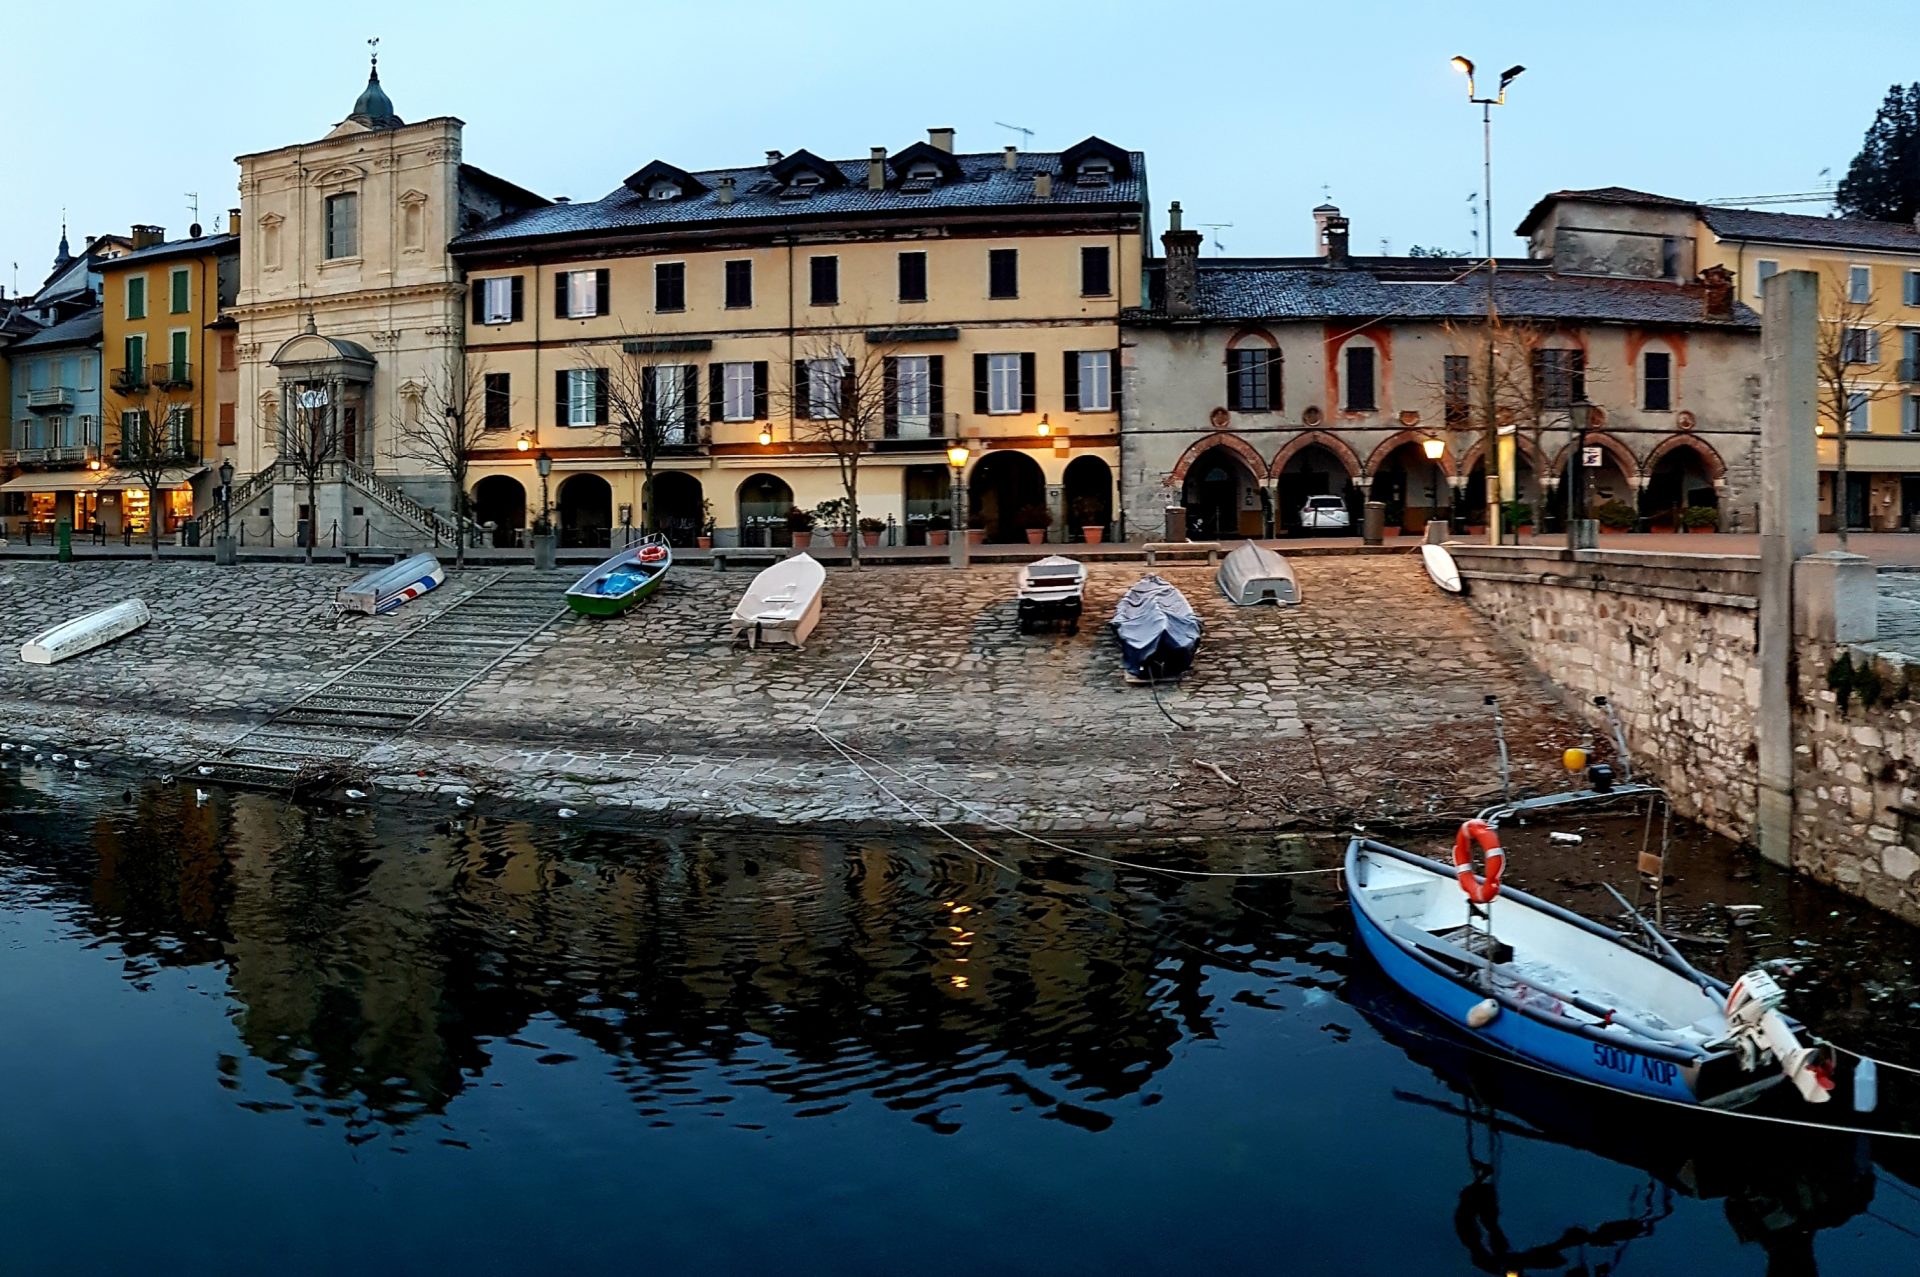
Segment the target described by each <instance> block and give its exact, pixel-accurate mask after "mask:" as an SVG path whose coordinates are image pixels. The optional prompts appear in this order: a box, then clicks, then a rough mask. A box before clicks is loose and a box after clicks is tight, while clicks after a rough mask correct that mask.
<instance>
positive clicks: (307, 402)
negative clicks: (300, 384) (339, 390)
mask: <svg viewBox="0 0 1920 1277" xmlns="http://www.w3.org/2000/svg"><path fill="white" fill-rule="evenodd" d="M300 406H301V407H302V408H324V407H326V406H327V392H326V391H324V390H303V391H301V392H300Z"/></svg>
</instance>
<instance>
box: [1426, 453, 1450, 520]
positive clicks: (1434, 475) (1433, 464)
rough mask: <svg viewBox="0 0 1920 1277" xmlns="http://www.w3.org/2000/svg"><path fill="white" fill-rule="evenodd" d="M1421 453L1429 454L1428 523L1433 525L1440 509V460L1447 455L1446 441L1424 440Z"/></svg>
mask: <svg viewBox="0 0 1920 1277" xmlns="http://www.w3.org/2000/svg"><path fill="white" fill-rule="evenodd" d="M1420 451H1422V452H1424V453H1426V454H1427V522H1428V523H1432V522H1433V513H1434V511H1436V510H1438V509H1439V508H1440V458H1442V457H1444V456H1446V455H1447V443H1446V440H1444V439H1442V438H1441V437H1440V436H1438V435H1432V436H1430V437H1428V438H1425V439H1422V440H1421V441H1420Z"/></svg>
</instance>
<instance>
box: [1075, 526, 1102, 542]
mask: <svg viewBox="0 0 1920 1277" xmlns="http://www.w3.org/2000/svg"><path fill="white" fill-rule="evenodd" d="M1080 539H1081V540H1082V541H1085V542H1086V543H1087V544H1088V545H1099V544H1100V543H1101V542H1102V541H1104V540H1106V539H1107V528H1106V525H1105V524H1099V525H1097V526H1095V527H1090V528H1081V529H1080Z"/></svg>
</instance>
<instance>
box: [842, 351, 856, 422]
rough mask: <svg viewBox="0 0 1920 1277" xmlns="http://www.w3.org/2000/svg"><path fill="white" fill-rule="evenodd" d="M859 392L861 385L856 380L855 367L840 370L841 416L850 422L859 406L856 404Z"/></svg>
mask: <svg viewBox="0 0 1920 1277" xmlns="http://www.w3.org/2000/svg"><path fill="white" fill-rule="evenodd" d="M858 391H859V383H858V382H856V381H855V380H854V375H853V365H852V364H848V365H846V366H845V367H843V368H841V369H840V415H841V416H842V417H844V418H847V419H848V420H849V421H851V419H852V417H853V415H854V409H855V408H856V407H857V406H858V404H857V403H856V395H857V393H858Z"/></svg>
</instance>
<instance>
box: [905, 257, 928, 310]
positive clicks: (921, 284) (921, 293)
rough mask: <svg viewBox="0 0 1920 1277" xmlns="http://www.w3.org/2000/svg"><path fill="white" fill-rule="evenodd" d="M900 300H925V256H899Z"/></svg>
mask: <svg viewBox="0 0 1920 1277" xmlns="http://www.w3.org/2000/svg"><path fill="white" fill-rule="evenodd" d="M900 300H901V301H903V302H923V301H925V300H927V255H926V254H925V253H920V252H913V253H902V254H900Z"/></svg>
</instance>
